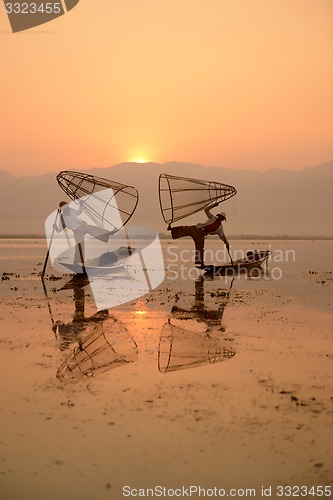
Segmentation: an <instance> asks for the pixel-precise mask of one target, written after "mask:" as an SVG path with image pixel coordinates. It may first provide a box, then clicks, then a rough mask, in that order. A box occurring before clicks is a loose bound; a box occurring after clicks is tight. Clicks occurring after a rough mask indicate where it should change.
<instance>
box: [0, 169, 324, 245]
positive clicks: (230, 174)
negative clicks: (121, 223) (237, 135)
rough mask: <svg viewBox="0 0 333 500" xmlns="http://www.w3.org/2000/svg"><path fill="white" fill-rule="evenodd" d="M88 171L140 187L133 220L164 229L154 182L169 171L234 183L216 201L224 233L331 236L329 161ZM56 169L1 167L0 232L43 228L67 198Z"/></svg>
mask: <svg viewBox="0 0 333 500" xmlns="http://www.w3.org/2000/svg"><path fill="white" fill-rule="evenodd" d="M68 170H75V168H70V167H69V168H68ZM86 172H87V173H91V174H94V175H98V176H100V177H106V178H109V179H112V180H114V181H118V182H122V183H124V184H129V185H132V186H135V187H136V188H137V189H138V191H139V196H140V198H139V204H138V207H137V210H136V213H135V215H134V216H133V218H132V219H131V224H132V225H145V226H151V227H154V228H156V229H157V230H158V231H164V232H166V225H165V223H164V221H163V219H162V216H161V213H160V209H159V201H158V190H157V186H158V176H159V174H160V173H169V174H171V175H180V176H184V177H194V178H199V179H205V180H214V181H218V182H224V183H226V184H231V185H233V186H235V187H236V189H237V191H238V193H237V195H236V197H235V198H233V199H231V200H228V201H227V202H225V203H223V204H222V205H220V208H221V209H222V210H224V211H225V212H226V213H227V217H228V222H226V223H225V231H226V234H228V235H262V236H264V235H272V236H279V235H280V236H282V235H286V236H301V237H306V236H325V237H331V236H333V224H332V215H333V196H332V195H333V161H330V162H328V163H325V164H323V165H319V166H317V167H309V168H306V169H303V170H300V171H296V172H292V171H288V170H281V169H275V170H269V171H266V172H264V173H259V172H256V171H248V170H242V171H235V170H231V169H227V168H222V167H211V168H210V167H204V166H202V165H196V164H188V163H178V162H169V163H164V164H157V163H144V164H141V163H122V164H120V165H115V166H113V167H110V168H103V169H102V168H92V169H90V170H87V171H86ZM57 173H58V172H54V173H49V174H44V175H40V176H30V177H21V178H17V177H15V176H13V175H12V174H10V173H9V172H6V171H3V170H0V186H1V197H0V209H1V214H2V217H1V222H0V235H17V234H26V235H29V234H40V235H42V234H44V221H45V218H46V217H47V216H48V215H49V214H50V212H52V211H53V210H55V209H56V208H57V206H58V203H59V201H60V200H66V201H67V200H68V199H67V198H66V195H65V194H64V193H63V192H62V190H61V189H60V188H59V187H58V184H57V182H56V179H55V176H56V175H57ZM222 207H223V208H222ZM204 219H205V216H204V214H196V215H194V216H192V217H191V218H188V219H186V220H184V224H193V223H194V224H195V223H196V222H199V221H202V220H204Z"/></svg>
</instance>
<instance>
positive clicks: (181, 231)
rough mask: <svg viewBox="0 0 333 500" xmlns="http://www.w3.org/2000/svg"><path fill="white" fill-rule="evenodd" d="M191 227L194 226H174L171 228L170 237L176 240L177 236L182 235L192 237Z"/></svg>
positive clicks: (193, 227) (180, 236) (194, 227)
mask: <svg viewBox="0 0 333 500" xmlns="http://www.w3.org/2000/svg"><path fill="white" fill-rule="evenodd" d="M193 229H196V226H176V227H172V228H171V236H172V239H174V240H177V239H178V238H183V237H184V236H192V237H193Z"/></svg>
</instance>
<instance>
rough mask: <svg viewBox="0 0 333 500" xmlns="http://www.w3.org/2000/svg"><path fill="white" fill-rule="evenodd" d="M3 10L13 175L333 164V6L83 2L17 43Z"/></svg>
mask: <svg viewBox="0 0 333 500" xmlns="http://www.w3.org/2000/svg"><path fill="white" fill-rule="evenodd" d="M0 7H1V8H0V42H1V52H0V61H1V68H2V72H1V73H2V76H1V82H0V89H1V93H0V96H1V97H0V99H1V115H0V121H1V135H0V151H1V163H0V169H4V170H9V171H11V172H12V173H14V174H17V175H22V174H30V173H42V172H49V171H53V170H61V169H70V168H75V169H80V168H82V169H84V168H89V167H94V166H98V167H104V166H105V167H106V166H111V165H113V164H116V163H120V162H122V161H136V160H139V159H142V160H151V161H155V162H161V163H163V162H166V161H171V160H178V161H184V162H195V163H201V164H203V165H207V166H226V167H230V168H235V169H239V168H251V169H257V170H266V169H268V168H279V167H281V168H288V169H299V168H302V167H306V166H314V165H317V164H320V163H324V162H326V161H329V160H332V159H333V140H332V131H333V91H332V89H333V30H332V26H333V2H332V0H207V1H206V2H204V1H203V0H200V1H199V0H168V1H165V0H140V1H138V0H121V2H120V1H119V0H117V1H113V0H80V3H79V4H78V6H77V7H75V8H74V9H73V10H72V11H71V12H69V13H68V14H66V15H65V16H62V17H60V18H58V19H56V20H54V21H52V22H51V23H48V24H45V25H43V26H40V27H38V28H35V29H32V30H29V31H26V32H22V33H17V34H12V33H11V31H10V25H9V21H8V19H7V16H6V13H5V9H4V6H3V4H2V3H1V5H0Z"/></svg>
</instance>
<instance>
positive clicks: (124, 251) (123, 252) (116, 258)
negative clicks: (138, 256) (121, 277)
mask: <svg viewBox="0 0 333 500" xmlns="http://www.w3.org/2000/svg"><path fill="white" fill-rule="evenodd" d="M135 251H136V249H135V248H131V247H125V246H121V247H119V248H118V249H117V250H114V251H111V250H110V251H109V252H104V253H102V254H101V255H99V256H98V257H96V258H94V259H88V260H86V261H85V263H84V269H85V271H86V272H88V271H89V272H90V273H97V274H98V273H100V272H102V273H105V272H106V271H107V272H108V273H116V272H119V271H121V269H122V268H123V267H124V265H125V264H126V262H127V260H128V259H129V257H130V256H131V255H133V254H134V253H135ZM61 264H62V265H63V266H65V267H67V268H68V269H69V270H70V271H72V272H73V273H77V274H80V273H82V272H83V267H82V265H81V264H70V263H65V262H62V263H61Z"/></svg>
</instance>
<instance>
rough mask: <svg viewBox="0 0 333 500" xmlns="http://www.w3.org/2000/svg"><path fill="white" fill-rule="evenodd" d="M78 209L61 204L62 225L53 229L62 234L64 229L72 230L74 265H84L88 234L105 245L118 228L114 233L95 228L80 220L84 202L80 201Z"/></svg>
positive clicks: (62, 202)
mask: <svg viewBox="0 0 333 500" xmlns="http://www.w3.org/2000/svg"><path fill="white" fill-rule="evenodd" d="M78 203H79V206H78V208H74V207H71V206H70V205H68V203H66V202H65V201H61V202H60V203H59V213H60V225H57V224H53V229H54V230H55V231H57V232H58V233H60V232H61V231H63V230H64V229H66V228H68V229H71V230H72V231H73V233H74V239H75V243H76V246H75V253H74V264H78V263H84V252H83V246H84V237H85V235H86V234H90V236H93V237H94V238H97V239H98V240H100V241H103V242H104V243H107V242H108V241H109V238H110V236H111V235H113V234H114V233H115V232H116V231H117V228H115V229H114V230H113V231H106V230H105V229H103V228H101V227H99V226H94V225H93V224H88V223H87V222H86V221H84V220H82V219H81V218H80V215H81V213H82V205H83V204H84V202H83V201H81V200H79V202H78Z"/></svg>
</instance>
